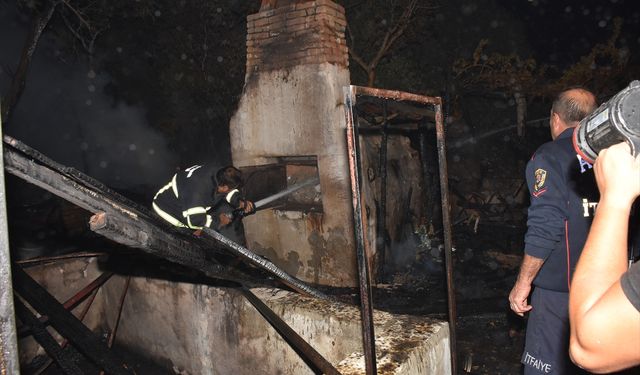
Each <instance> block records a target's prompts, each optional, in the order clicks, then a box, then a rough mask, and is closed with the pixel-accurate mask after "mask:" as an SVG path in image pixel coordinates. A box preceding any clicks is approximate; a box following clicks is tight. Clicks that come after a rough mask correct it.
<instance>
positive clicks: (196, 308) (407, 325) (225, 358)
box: [19, 258, 450, 375]
mask: <svg viewBox="0 0 640 375" xmlns="http://www.w3.org/2000/svg"><path fill="white" fill-rule="evenodd" d="M97 263H98V262H96V260H95V259H94V258H88V259H76V260H72V261H67V262H58V263H54V264H48V265H43V266H38V267H31V268H29V269H28V272H29V273H30V274H31V275H32V277H33V278H34V279H35V280H36V281H37V282H38V283H40V284H41V285H43V286H44V287H45V288H47V290H49V291H50V292H51V293H52V294H53V295H54V296H55V297H56V298H57V299H58V300H59V301H61V302H62V301H64V300H66V299H67V298H69V297H71V296H72V295H73V294H75V293H76V292H77V291H78V290H79V289H81V288H83V287H84V286H85V285H86V284H88V283H89V282H91V281H92V280H93V279H95V278H96V277H97V276H99V274H100V272H101V270H100V269H99V267H98V264H97ZM125 281H126V276H121V275H114V276H113V277H111V279H110V280H109V281H107V282H106V283H105V284H104V285H103V287H102V288H100V290H99V292H98V295H97V297H96V299H95V301H94V303H93V304H92V306H91V309H90V310H89V314H88V316H87V319H85V323H86V324H87V325H88V327H89V328H90V329H92V330H94V331H98V332H101V331H104V332H108V331H111V330H112V329H113V326H114V325H115V323H116V317H117V314H118V308H119V301H120V297H121V295H122V292H123V290H124V286H125ZM252 292H253V293H254V294H255V295H256V296H257V297H258V298H260V299H261V300H262V301H263V302H264V303H265V304H267V305H268V306H269V307H270V308H271V309H272V310H273V311H274V312H275V313H276V314H277V315H278V316H280V317H281V319H283V320H284V321H285V322H286V324H288V325H289V326H290V327H291V328H292V329H293V330H294V331H296V332H297V333H298V334H299V335H300V336H301V337H302V338H303V339H304V340H306V341H307V342H308V343H309V344H310V345H311V346H312V347H314V349H315V350H317V351H318V352H319V353H320V354H321V355H322V356H323V357H325V358H326V359H327V360H328V361H329V362H331V363H332V364H333V365H334V366H335V367H336V368H337V369H338V370H339V371H340V372H341V373H342V374H345V375H347V374H362V373H364V358H363V355H362V351H363V350H362V331H361V323H360V311H359V310H358V308H357V307H354V306H349V305H345V304H341V303H337V302H329V301H323V300H318V299H313V298H306V297H302V296H300V295H298V294H295V293H289V292H286V291H282V290H279V289H266V288H256V289H252ZM374 329H375V334H376V353H377V359H376V361H377V363H378V374H381V375H385V374H387V375H391V374H393V375H396V374H442V375H447V374H450V363H449V362H450V355H449V350H450V349H449V330H448V325H447V323H446V322H443V321H438V320H434V319H429V318H424V317H415V316H408V315H392V314H389V313H385V312H381V311H374ZM115 345H117V346H121V347H125V348H127V349H128V350H131V351H133V352H136V353H138V354H139V355H141V356H144V357H146V358H148V359H150V360H152V361H153V362H154V363H156V364H158V365H161V366H162V367H165V368H167V369H173V371H175V372H176V373H181V374H223V375H225V374H234V375H244V374H247V375H263V374H264V375H273V374H296V375H298V374H302V375H304V374H313V372H312V371H311V370H310V369H309V367H308V366H307V365H306V363H305V362H304V361H303V360H302V359H301V358H300V357H299V355H298V354H297V353H296V352H295V351H294V350H293V349H292V348H291V347H290V346H289V345H288V344H287V343H286V342H285V341H284V340H283V339H282V338H281V337H280V335H279V334H278V333H277V332H276V331H275V330H274V329H273V328H272V327H271V326H270V324H269V323H268V322H267V321H266V320H265V319H264V318H262V316H261V315H260V314H259V313H258V311H257V310H255V309H254V308H253V306H251V305H250V303H249V302H248V301H247V300H246V299H245V298H244V297H243V296H242V295H241V293H240V292H239V291H238V290H235V289H228V288H220V287H213V286H208V285H201V284H190V283H180V282H173V281H167V280H158V279H150V278H146V277H132V278H131V283H130V285H129V288H128V290H127V294H126V298H125V300H124V304H123V309H122V314H121V318H120V322H119V325H118V331H117V334H116V340H115ZM19 349H20V353H21V358H23V359H26V360H31V359H33V357H34V356H35V355H36V354H40V353H38V351H39V349H38V345H37V344H36V343H35V342H33V341H32V339H30V338H27V339H23V340H21V341H20V342H19ZM27 356H28V358H27ZM23 363H25V362H23Z"/></svg>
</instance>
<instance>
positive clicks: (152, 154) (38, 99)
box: [0, 3, 177, 190]
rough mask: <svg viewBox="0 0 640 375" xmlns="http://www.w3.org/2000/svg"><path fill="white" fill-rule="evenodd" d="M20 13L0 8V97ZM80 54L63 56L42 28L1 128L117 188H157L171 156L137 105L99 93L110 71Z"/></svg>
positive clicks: (21, 26)
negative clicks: (21, 88) (17, 95)
mask: <svg viewBox="0 0 640 375" xmlns="http://www.w3.org/2000/svg"><path fill="white" fill-rule="evenodd" d="M21 17H22V16H21V15H19V13H18V11H17V9H15V6H14V5H8V4H6V3H5V4H4V5H3V6H0V41H1V45H2V46H3V49H2V53H0V90H1V91H0V92H2V93H3V94H5V93H6V92H7V88H8V87H9V84H10V82H11V79H12V71H13V70H15V68H16V66H17V65H18V62H19V58H20V53H21V51H22V45H23V43H24V40H25V38H26V34H27V30H28V27H29V25H28V20H25V19H23V18H21ZM82 56H83V55H82V54H79V55H78V56H77V58H76V57H73V56H67V55H65V54H63V53H62V52H61V51H60V49H59V47H57V46H56V44H55V43H54V40H53V39H52V38H50V37H49V36H48V34H47V30H45V32H44V34H43V37H42V38H41V40H40V42H39V44H38V48H37V50H36V53H35V55H34V58H33V61H32V64H31V67H30V70H29V73H28V75H27V81H26V88H25V90H24V92H23V94H22V96H21V98H20V101H19V102H18V105H17V106H16V107H15V108H14V110H13V115H12V117H11V121H10V122H9V123H8V124H5V125H3V133H4V134H7V135H10V136H12V137H15V138H17V139H18V140H20V141H23V142H24V143H26V144H27V145H29V146H31V147H33V148H35V149H37V150H38V151H40V152H42V153H44V154H45V155H47V156H49V157H50V158H52V159H53V160H55V161H57V162H59V163H61V164H64V165H68V166H71V167H74V168H76V169H78V170H80V171H82V172H84V173H86V174H88V175H90V176H92V177H94V178H96V179H98V180H100V181H101V182H103V183H105V184H107V185H109V186H111V187H113V188H116V189H123V190H130V189H135V188H139V187H140V186H153V187H157V186H160V185H162V184H163V183H164V182H165V181H164V180H165V179H166V178H168V176H169V175H170V174H171V173H173V171H174V169H175V166H176V165H177V161H176V160H177V158H176V155H174V154H173V153H172V152H171V151H170V150H169V149H168V148H167V146H166V142H165V140H164V139H163V138H162V136H161V135H160V134H159V133H158V132H156V131H155V130H154V129H153V128H152V127H151V126H150V125H149V124H148V122H147V120H146V118H145V110H144V109H143V108H140V107H136V106H133V105H129V104H126V103H124V102H122V101H118V100H116V99H114V98H112V97H110V96H108V95H106V94H105V87H107V85H108V84H109V82H110V78H109V75H108V74H107V73H106V72H100V71H95V70H94V69H93V68H92V67H91V66H90V65H89V63H88V62H86V61H82V60H83V57H82Z"/></svg>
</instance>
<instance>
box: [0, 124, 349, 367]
mask: <svg viewBox="0 0 640 375" xmlns="http://www.w3.org/2000/svg"><path fill="white" fill-rule="evenodd" d="M3 141H4V142H3V143H4V166H5V170H6V171H8V172H9V173H11V174H13V175H15V176H17V177H19V178H22V179H24V180H25V181H27V182H29V183H32V184H34V185H37V186H39V187H41V188H43V189H45V190H47V191H49V192H51V193H53V194H55V195H58V196H60V197H61V198H63V199H66V200H68V201H69V202H71V203H73V204H75V205H77V206H79V207H82V208H84V209H86V210H88V211H90V212H92V213H94V215H93V216H92V218H91V220H90V228H91V230H92V231H94V232H96V233H98V234H101V235H103V236H105V237H107V238H109V239H111V240H113V241H115V242H117V243H120V244H123V245H126V246H128V247H133V248H137V249H140V250H142V251H144V252H146V253H148V254H152V255H155V256H157V257H160V258H163V259H166V260H169V261H171V262H174V263H177V264H180V265H183V266H186V267H188V268H191V269H194V270H197V271H199V272H202V273H203V274H204V275H206V276H207V277H210V278H214V279H223V280H229V281H234V282H237V283H240V284H241V285H242V286H244V287H245V288H244V289H243V294H244V295H245V297H246V298H247V299H248V300H249V302H250V303H251V304H252V305H254V307H256V309H257V310H259V311H260V313H261V314H262V315H263V316H264V317H265V319H267V321H269V323H270V324H271V325H272V326H273V327H274V328H275V329H276V331H278V332H280V334H281V335H282V336H283V337H284V338H285V340H286V341H287V342H289V343H290V345H291V346H292V347H293V348H294V349H295V350H296V351H297V352H298V353H300V354H301V356H302V357H303V359H304V360H305V362H307V364H309V366H310V367H311V368H313V369H317V370H320V371H322V372H323V373H327V374H337V373H338V372H337V370H336V369H335V368H334V367H333V366H332V365H331V363H329V362H328V361H327V360H326V359H325V358H323V357H322V356H321V355H320V354H319V353H318V352H317V351H316V350H315V349H314V348H313V347H311V346H310V345H309V344H308V343H307V342H306V341H304V339H302V338H301V337H300V336H298V335H297V334H296V333H295V332H294V331H293V330H292V329H291V328H290V327H289V326H287V324H286V323H284V321H282V320H281V319H280V318H279V317H278V316H277V315H276V314H275V313H274V312H273V311H272V310H270V309H269V308H268V307H267V306H266V305H265V304H264V303H261V301H260V300H259V299H258V298H257V297H255V296H254V295H253V294H252V293H251V292H250V291H249V290H248V289H247V287H249V286H255V285H266V286H273V284H274V282H275V283H280V284H283V285H284V286H286V287H288V288H290V289H293V290H295V291H297V292H299V293H301V294H303V295H307V296H311V297H316V298H322V299H328V298H329V297H327V296H326V295H325V294H324V293H322V292H320V291H318V290H316V289H314V288H312V287H311V286H309V285H307V284H306V283H304V282H302V281H301V280H298V279H297V278H295V277H293V276H291V275H289V274H287V273H286V272H285V271H283V270H281V269H280V268H278V267H277V266H276V265H274V264H273V263H272V262H270V261H269V260H267V259H265V258H263V257H260V256H257V255H256V254H254V253H253V252H251V251H250V250H248V249H246V248H244V247H242V246H240V245H238V244H236V243H234V242H232V241H230V240H228V239H227V238H225V237H224V236H222V235H220V234H219V233H217V232H215V231H213V230H209V231H207V233H208V234H209V235H210V236H209V238H205V237H201V238H196V237H193V236H189V235H186V234H185V233H183V232H178V231H177V230H176V229H174V228H172V227H169V226H168V225H166V224H164V223H163V222H161V221H159V220H157V219H155V218H154V217H153V215H152V214H151V213H150V211H148V210H147V209H145V208H144V207H141V206H139V205H138V204H136V203H134V202H131V201H130V200H128V199H126V198H125V197H123V196H121V195H120V194H118V193H116V192H114V191H113V190H111V189H109V188H108V187H106V186H105V185H103V184H102V183H100V182H99V181H96V180H94V179H93V178H91V177H89V176H87V175H84V174H83V173H81V172H79V171H77V170H75V169H73V168H69V167H66V166H64V165H61V164H59V163H56V162H55V161H53V160H51V159H49V158H48V157H47V156H45V155H43V154H42V153H40V152H38V151H36V150H34V149H32V148H31V147H29V146H27V145H26V144H24V143H22V142H20V141H18V140H16V139H14V138H12V137H9V136H4V139H3ZM238 258H239V259H241V260H242V261H243V262H244V264H241V265H239V264H238V263H237V262H231V261H230V259H232V260H235V259H238ZM232 264H233V265H232ZM14 279H15V281H16V282H15V283H14V284H15V288H16V292H17V293H18V294H20V296H22V297H23V298H24V299H25V300H26V301H27V302H29V304H31V305H32V307H34V308H35V309H36V310H38V311H39V313H40V314H41V315H43V316H44V315H46V316H48V317H49V322H50V324H51V325H52V326H53V327H54V328H56V330H57V331H58V332H59V333H61V334H62V335H63V336H64V337H65V338H66V339H67V340H69V341H70V342H72V343H74V344H76V346H77V347H78V348H79V350H81V351H82V354H84V355H85V356H86V357H87V358H88V359H90V360H91V361H92V362H94V364H96V365H98V366H99V367H101V368H102V369H104V370H107V371H109V372H110V373H130V371H129V370H128V369H127V368H126V366H121V365H119V363H122V362H121V361H120V360H119V359H118V358H115V357H114V356H113V355H111V354H108V352H109V350H108V348H107V347H106V346H105V345H104V344H103V343H101V342H100V341H99V340H98V339H97V338H96V337H92V333H91V331H89V330H88V329H87V328H86V327H84V326H83V325H82V323H81V322H80V321H79V320H78V319H77V318H75V317H74V316H73V315H72V314H71V313H70V312H68V311H67V310H66V309H65V308H64V307H63V306H62V304H60V303H58V302H57V301H56V300H55V298H53V297H52V296H51V295H49V294H48V293H47V291H46V290H45V289H44V288H42V287H40V286H39V285H38V284H37V283H36V282H35V281H33V280H32V279H31V278H30V277H29V276H28V275H27V274H26V273H24V272H23V271H22V270H21V269H19V268H18V267H16V268H14ZM17 301H18V302H17V303H16V310H17V311H18V312H19V315H20V316H21V318H22V319H23V321H25V322H26V323H27V324H29V325H30V328H31V333H32V334H34V336H35V337H36V339H37V340H38V342H39V343H40V344H41V345H42V346H43V348H45V350H46V351H47V353H48V354H49V355H50V356H51V357H52V358H54V360H56V362H57V363H58V364H60V367H62V368H64V369H65V370H66V371H67V373H80V372H78V371H79V370H78V369H77V368H76V367H75V366H74V365H73V363H72V362H69V361H67V360H66V359H65V356H64V354H63V353H62V352H61V350H60V346H59V345H58V344H57V343H56V342H55V341H52V340H53V338H51V337H50V335H49V334H48V333H47V332H46V330H44V328H43V327H44V325H43V324H41V323H39V321H38V319H36V318H35V317H34V316H33V314H32V313H31V312H30V311H29V310H28V309H26V307H25V306H23V305H22V303H21V302H19V300H17Z"/></svg>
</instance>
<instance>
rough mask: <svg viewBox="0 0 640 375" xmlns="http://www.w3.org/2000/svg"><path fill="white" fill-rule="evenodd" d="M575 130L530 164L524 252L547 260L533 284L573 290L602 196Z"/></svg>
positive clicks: (548, 145) (541, 150)
mask: <svg viewBox="0 0 640 375" xmlns="http://www.w3.org/2000/svg"><path fill="white" fill-rule="evenodd" d="M573 130H574V129H573V128H572V129H567V130H565V131H564V132H563V133H562V134H560V135H559V136H558V138H556V139H555V140H554V141H552V142H548V143H545V144H543V145H542V146H540V148H538V150H537V151H536V152H535V154H534V155H533V157H532V158H531V160H530V161H529V162H528V163H527V168H526V179H527V187H528V188H529V193H530V199H531V205H530V206H529V210H528V217H527V233H526V234H525V239H524V242H525V253H526V254H528V255H531V256H533V257H536V258H540V259H544V263H543V265H542V268H541V269H540V271H539V272H538V274H537V276H536V278H535V279H534V281H533V284H534V285H536V286H538V287H541V288H544V289H550V290H555V291H560V292H568V291H569V285H570V282H571V276H572V274H573V271H574V270H575V266H576V263H577V261H578V257H579V256H580V253H581V252H582V247H583V246H584V243H585V241H586V238H587V234H588V232H589V227H590V226H591V221H592V219H593V214H594V211H595V206H596V205H597V202H598V199H599V193H598V188H597V185H596V183H595V177H594V174H593V168H592V166H591V164H589V163H587V162H586V161H584V160H582V159H581V158H580V157H579V156H578V155H577V154H576V152H575V150H574V148H573V144H572V140H571V137H572V135H573Z"/></svg>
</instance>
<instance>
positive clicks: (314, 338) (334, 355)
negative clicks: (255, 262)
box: [252, 289, 451, 375]
mask: <svg viewBox="0 0 640 375" xmlns="http://www.w3.org/2000/svg"><path fill="white" fill-rule="evenodd" d="M252 291H253V292H254V294H256V295H257V296H258V297H259V298H260V299H261V300H263V301H264V302H265V303H266V304H267V305H269V307H271V309H273V310H274V311H275V312H276V313H278V314H279V315H280V316H281V318H282V319H283V320H285V321H286V322H287V323H288V324H289V325H290V326H291V328H293V329H294V330H295V331H296V332H298V334H300V335H301V336H303V337H305V338H306V339H307V340H308V341H309V342H310V343H311V344H312V345H313V346H314V348H315V349H316V350H317V351H319V352H320V353H321V354H323V355H324V356H325V358H327V360H329V361H330V362H332V363H334V364H335V363H336V359H337V360H338V361H339V362H338V364H337V365H336V367H337V369H338V371H340V372H341V373H342V374H343V375H350V374H354V375H355V374H363V373H364V371H365V364H364V363H365V362H364V355H363V354H362V351H363V349H362V331H361V321H360V311H359V309H358V308H356V307H354V306H349V305H344V304H341V303H331V302H327V301H321V300H316V299H311V298H306V297H302V296H299V295H297V294H293V293H288V292H284V291H278V290H274V289H254V290H252ZM374 331H375V335H376V363H377V369H378V374H379V375H385V374H389V375H391V374H403V375H404V374H407V375H408V374H442V375H446V374H450V373H451V355H450V349H449V348H450V345H449V326H448V324H447V323H446V322H444V321H440V320H435V319H430V318H426V317H416V316H410V315H397V314H390V313H386V312H383V311H374ZM319 335H320V337H318V336H319Z"/></svg>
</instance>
